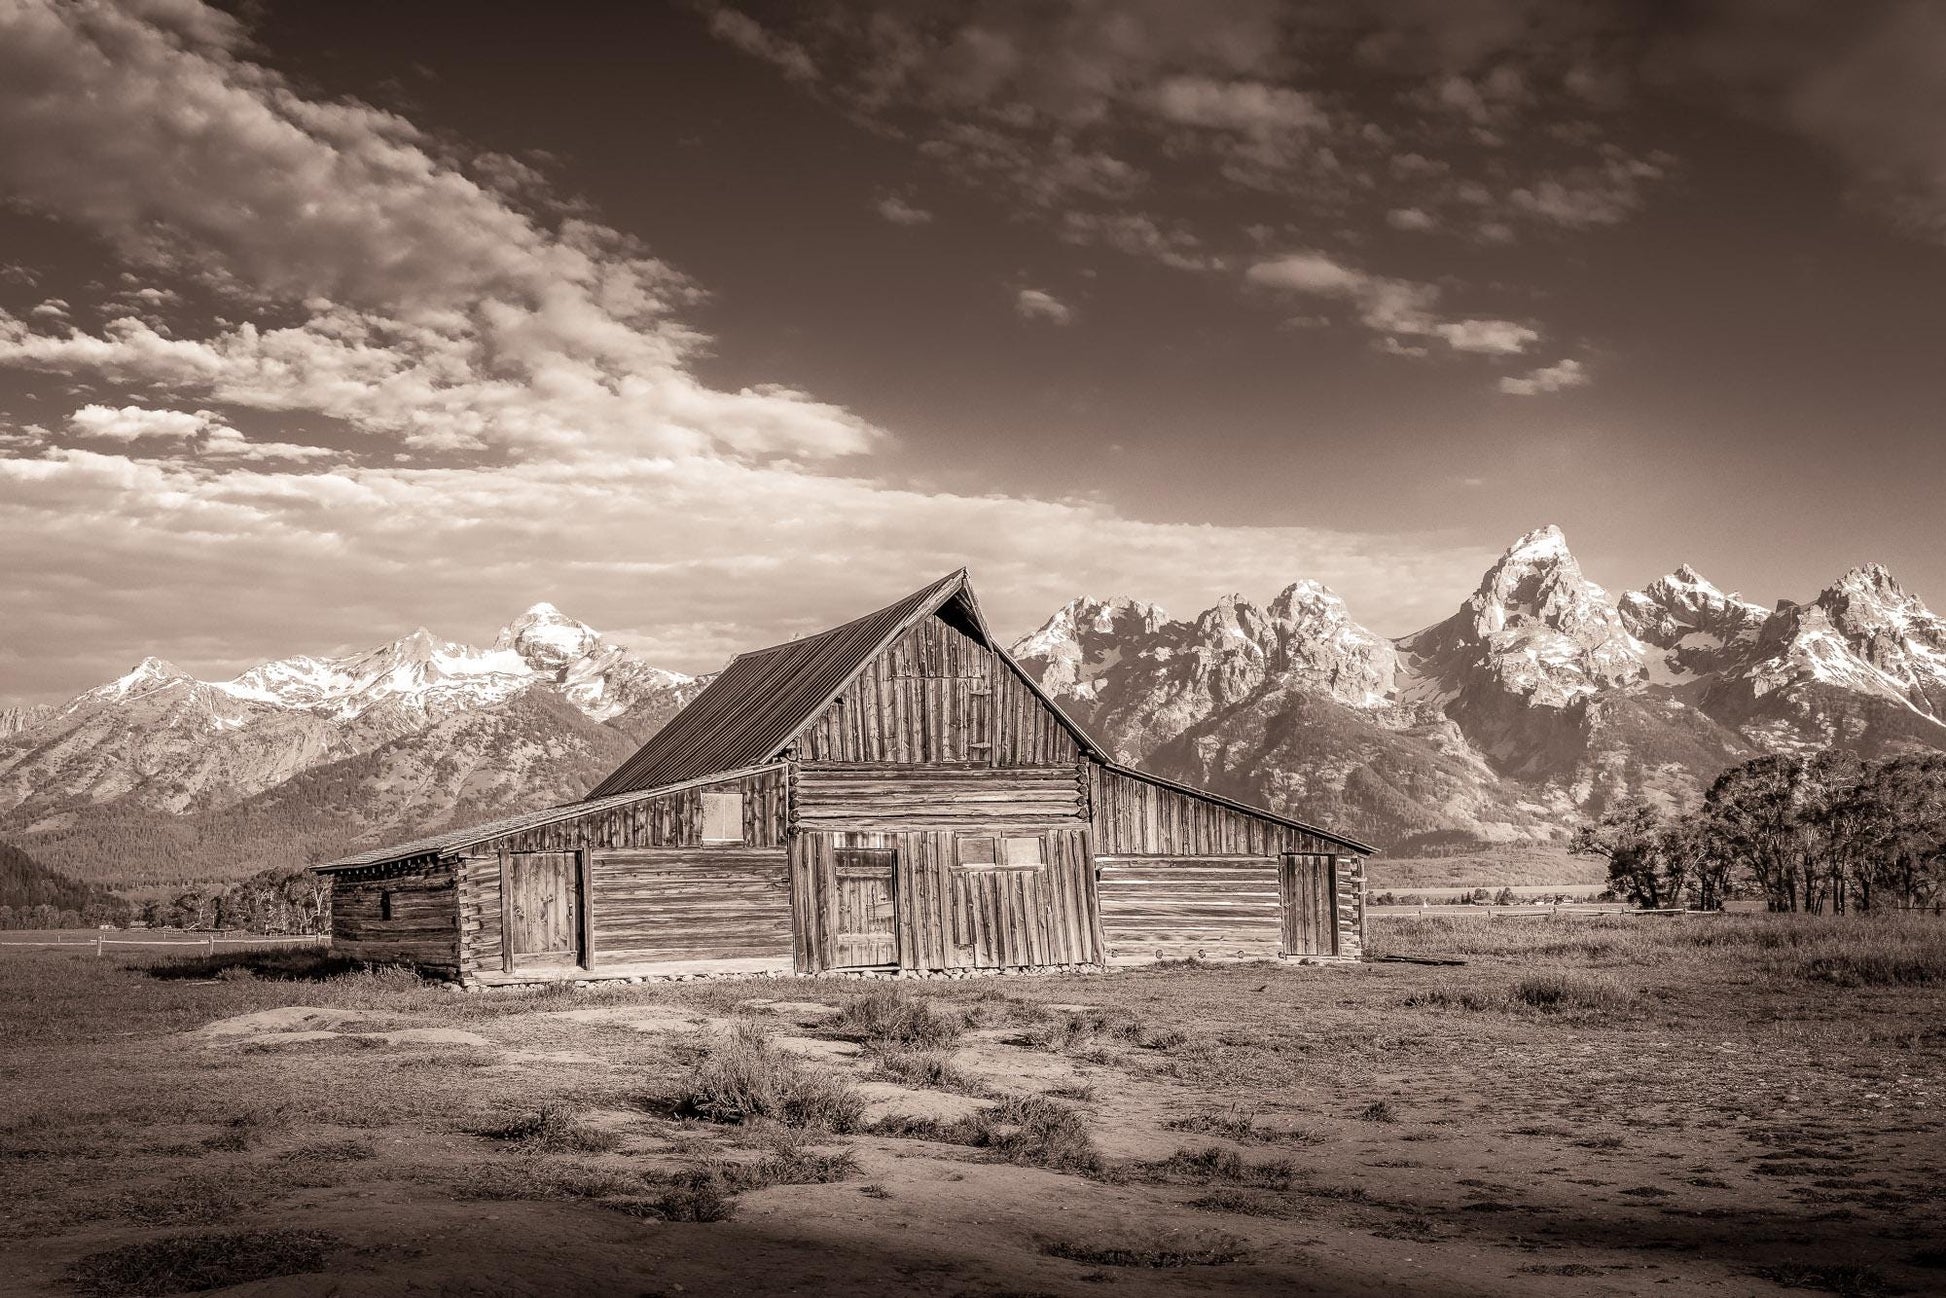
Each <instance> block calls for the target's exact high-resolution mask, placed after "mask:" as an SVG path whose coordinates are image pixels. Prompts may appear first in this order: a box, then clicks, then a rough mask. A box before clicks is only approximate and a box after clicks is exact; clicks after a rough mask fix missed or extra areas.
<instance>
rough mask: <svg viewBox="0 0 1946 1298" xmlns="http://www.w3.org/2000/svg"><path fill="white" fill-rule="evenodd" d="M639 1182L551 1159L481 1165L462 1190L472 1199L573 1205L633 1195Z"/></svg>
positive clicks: (610, 1171) (619, 1175)
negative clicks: (528, 1200)
mask: <svg viewBox="0 0 1946 1298" xmlns="http://www.w3.org/2000/svg"><path fill="white" fill-rule="evenodd" d="M635 1190H636V1182H635V1181H634V1180H633V1179H631V1178H629V1177H626V1176H623V1175H622V1174H621V1173H619V1172H615V1171H612V1170H610V1169H608V1168H605V1167H591V1166H587V1165H585V1164H580V1163H562V1162H559V1161H558V1160H555V1159H550V1158H545V1157H541V1158H523V1159H520V1160H518V1161H513V1162H506V1163H502V1162H497V1161H496V1162H490V1163H482V1164H480V1165H478V1166H477V1167H475V1168H473V1169H471V1170H470V1171H469V1172H468V1174H467V1180H466V1183H465V1185H464V1186H463V1187H462V1191H463V1193H464V1195H465V1197H466V1198H469V1199H532V1200H542V1201H547V1200H553V1201H558V1202H573V1201H575V1200H581V1199H612V1198H617V1197H621V1196H625V1195H629V1194H632V1193H634V1192H635Z"/></svg>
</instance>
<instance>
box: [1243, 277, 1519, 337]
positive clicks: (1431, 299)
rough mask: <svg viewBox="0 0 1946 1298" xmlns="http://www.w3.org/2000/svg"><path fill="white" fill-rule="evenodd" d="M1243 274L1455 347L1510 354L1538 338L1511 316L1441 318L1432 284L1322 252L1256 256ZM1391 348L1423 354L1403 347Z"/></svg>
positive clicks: (1363, 320)
mask: <svg viewBox="0 0 1946 1298" xmlns="http://www.w3.org/2000/svg"><path fill="white" fill-rule="evenodd" d="M1244 279H1245V281H1246V282H1247V283H1250V284H1254V285H1257V286H1259V287H1263V288H1271V289H1279V290H1283V291H1286V292H1292V293H1303V294H1306V295H1309V296H1312V297H1323V298H1334V299H1337V300H1340V301H1345V302H1349V303H1351V304H1352V306H1353V308H1354V309H1355V310H1356V311H1357V313H1358V320H1359V323H1360V324H1362V325H1364V326H1365V327H1366V328H1367V329H1371V330H1374V331H1375V332H1378V333H1381V334H1386V335H1405V336H1408V337H1426V338H1438V339H1440V340H1441V341H1443V342H1444V343H1445V344H1446V345H1447V346H1448V347H1450V348H1452V349H1453V350H1454V351H1460V352H1481V353H1486V354H1489V355H1511V354H1515V353H1519V352H1523V351H1525V350H1526V349H1527V347H1528V345H1529V344H1531V343H1535V342H1538V341H1540V333H1539V331H1537V330H1535V329H1531V328H1529V327H1528V326H1526V325H1523V324H1518V323H1516V322H1514V321H1511V320H1490V319H1488V320H1482V319H1462V320H1446V319H1441V318H1440V317H1439V315H1438V314H1437V312H1436V311H1435V308H1436V307H1437V306H1438V303H1439V288H1438V286H1437V285H1434V284H1421V283H1417V282H1415V281H1412V280H1406V279H1390V278H1387V277H1385V276H1381V275H1373V274H1369V273H1367V272H1366V271H1363V270H1359V269H1357V268H1355V267H1352V266H1347V265H1345V264H1344V263H1343V262H1340V261H1338V260H1337V259H1335V258H1333V257H1331V256H1330V255H1328V254H1326V253H1322V252H1316V251H1304V252H1295V253H1289V254H1286V255H1284V256H1281V257H1275V258H1270V259H1267V260H1264V261H1259V262H1257V263H1255V264H1254V265H1252V266H1251V267H1250V268H1249V269H1248V270H1246V271H1245V272H1244ZM1390 350H1393V351H1394V352H1395V353H1396V354H1400V355H1417V354H1423V352H1422V351H1421V350H1418V349H1411V348H1405V347H1396V348H1392V349H1390Z"/></svg>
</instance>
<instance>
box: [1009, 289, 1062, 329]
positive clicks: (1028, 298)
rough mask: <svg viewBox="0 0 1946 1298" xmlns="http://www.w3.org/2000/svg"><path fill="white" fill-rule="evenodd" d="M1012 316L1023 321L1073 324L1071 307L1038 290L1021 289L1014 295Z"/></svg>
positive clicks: (1050, 294) (1042, 290)
mask: <svg viewBox="0 0 1946 1298" xmlns="http://www.w3.org/2000/svg"><path fill="white" fill-rule="evenodd" d="M1014 314H1016V315H1018V316H1019V317H1020V318H1021V319H1023V320H1040V321H1043V322H1045V323H1047V324H1057V325H1064V324H1072V323H1074V308H1073V307H1071V306H1069V305H1068V304H1067V303H1065V302H1063V301H1061V299H1059V298H1057V297H1055V296H1054V295H1053V294H1052V293H1049V292H1047V291H1045V290H1044V289H1038V288H1023V289H1021V290H1020V291H1019V292H1018V293H1015V294H1014Z"/></svg>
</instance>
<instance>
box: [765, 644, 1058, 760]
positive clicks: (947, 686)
mask: <svg viewBox="0 0 1946 1298" xmlns="http://www.w3.org/2000/svg"><path fill="white" fill-rule="evenodd" d="M798 742H799V749H798V751H799V755H800V756H802V757H803V758H805V759H806V760H809V761H819V762H880V763H900V764H904V765H933V764H939V763H945V764H959V765H966V764H972V765H979V766H1007V767H1013V766H1072V765H1073V764H1074V763H1075V762H1076V761H1077V760H1079V758H1080V755H1081V754H1080V750H1079V749H1078V748H1077V747H1076V746H1075V742H1074V736H1073V735H1072V734H1071V733H1069V731H1068V729H1067V727H1066V726H1064V725H1063V724H1062V723H1061V721H1060V720H1059V719H1058V718H1057V717H1056V716H1055V714H1054V712H1053V711H1052V710H1051V709H1050V708H1049V707H1048V706H1047V704H1046V703H1044V702H1043V701H1042V700H1041V699H1040V698H1039V697H1038V696H1037V695H1035V694H1034V692H1033V691H1032V690H1031V689H1030V688H1029V687H1028V686H1027V685H1026V684H1025V682H1024V681H1023V680H1022V678H1021V676H1020V674H1019V672H1018V670H1017V669H1015V668H1013V667H1012V666H1010V665H1009V664H1007V663H1006V662H1005V661H1003V660H1002V659H1001V657H1000V656H999V655H998V654H996V653H994V652H993V651H992V650H990V649H988V648H986V647H985V646H984V645H981V644H980V643H979V642H978V641H976V640H974V639H973V638H972V637H970V636H967V635H965V634H964V633H962V632H960V631H959V630H957V629H955V628H953V627H951V626H948V625H947V624H946V623H945V622H943V621H941V620H940V619H939V618H937V617H930V618H927V619H926V620H925V621H923V622H921V623H919V624H918V625H917V626H915V627H914V628H913V629H912V630H911V631H909V632H907V633H906V634H905V635H904V636H903V637H901V638H900V639H899V640H898V641H896V642H894V643H893V645H892V646H891V648H889V649H887V650H886V651H885V652H884V653H882V654H880V655H879V656H878V657H877V658H876V659H874V660H873V661H872V663H871V665H870V666H868V667H867V668H866V669H865V670H864V672H863V673H861V674H860V676H859V677H858V679H857V680H855V681H853V682H852V683H851V684H850V685H849V686H847V687H846V688H845V691H844V693H843V694H841V695H839V697H838V698H837V699H836V700H835V701H834V702H833V703H832V704H831V705H830V706H829V707H828V708H826V709H825V710H824V712H823V714H822V715H820V716H819V717H818V718H817V719H816V720H815V721H813V722H812V723H811V724H810V726H809V727H808V728H807V729H806V730H805V731H804V732H803V734H802V735H801V736H800V737H799V741H798Z"/></svg>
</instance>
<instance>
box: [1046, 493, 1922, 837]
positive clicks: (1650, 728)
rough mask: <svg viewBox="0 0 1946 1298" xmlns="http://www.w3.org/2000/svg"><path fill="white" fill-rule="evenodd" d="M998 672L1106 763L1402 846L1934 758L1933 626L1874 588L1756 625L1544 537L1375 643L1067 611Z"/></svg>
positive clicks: (1715, 600) (1266, 616) (1320, 618)
mask: <svg viewBox="0 0 1946 1298" xmlns="http://www.w3.org/2000/svg"><path fill="white" fill-rule="evenodd" d="M1299 601H1302V602H1303V603H1304V604H1305V605H1306V606H1307V607H1308V608H1309V609H1311V610H1312V614H1311V616H1310V617H1309V618H1299V617H1294V616H1292V613H1293V611H1294V609H1295V608H1296V606H1297V604H1298V602H1299ZM1132 610H1139V617H1137V616H1133V614H1132V612H1131V611H1132ZM1084 624H1085V626H1086V627H1087V634H1085V635H1084V634H1081V633H1080V628H1081V627H1083V625H1084ZM1015 650H1016V654H1017V656H1018V657H1019V658H1020V659H1021V661H1022V664H1023V666H1024V667H1026V668H1027V669H1028V671H1029V672H1030V673H1032V674H1034V675H1035V676H1036V678H1037V679H1039V680H1040V681H1041V682H1042V685H1043V687H1044V688H1047V689H1048V690H1049V692H1050V693H1051V694H1052V695H1053V696H1054V697H1055V698H1056V700H1057V701H1058V702H1060V703H1061V704H1062V706H1063V707H1064V708H1066V709H1068V710H1069V711H1070V712H1071V713H1072V714H1073V715H1075V717H1076V719H1077V720H1079V721H1081V722H1082V723H1083V724H1084V725H1088V726H1090V727H1091V728H1092V729H1095V730H1096V731H1097V732H1098V733H1099V736H1100V737H1101V738H1102V739H1104V740H1105V741H1106V742H1107V743H1108V744H1109V746H1110V747H1111V748H1113V749H1114V750H1115V751H1116V752H1117V753H1118V754H1119V755H1121V756H1122V757H1123V758H1124V759H1147V760H1149V761H1150V762H1151V763H1152V764H1154V765H1156V766H1157V767H1158V769H1162V770H1163V771H1164V772H1165V773H1167V774H1171V775H1175V776H1177V777H1179V778H1184V779H1190V780H1196V781H1199V782H1202V783H1206V784H1209V785H1210V786H1211V787H1213V788H1216V789H1218V790H1219V791H1222V792H1226V793H1230V794H1232V795H1234V796H1238V797H1246V798H1252V799H1254V800H1257V801H1261V802H1263V803H1265V804H1267V805H1269V806H1272V807H1274V808H1277V809H1280V810H1284V811H1288V812H1290V813H1292V814H1301V815H1304V816H1305V817H1307V818H1310V819H1315V820H1321V821H1324V822H1326V823H1332V824H1334V825H1336V826H1337V827H1339V828H1341V829H1343V830H1345V831H1346V832H1348V833H1355V834H1361V835H1365V836H1368V837H1373V838H1376V839H1377V840H1378V841H1380V842H1382V843H1388V844H1392V845H1394V846H1395V847H1398V846H1402V847H1404V848H1406V849H1407V850H1410V849H1412V848H1413V847H1414V846H1415V844H1419V845H1423V844H1428V843H1430V842H1432V841H1434V840H1437V839H1442V838H1447V837H1450V836H1452V835H1455V834H1460V835H1467V836H1470V837H1472V838H1474V839H1476V840H1478V841H1482V842H1498V841H1509V840H1510V839H1542V840H1552V841H1557V842H1558V841H1561V840H1562V839H1563V838H1564V837H1565V835H1566V832H1567V830H1566V826H1567V824H1568V823H1569V822H1571V821H1572V820H1573V819H1574V818H1576V817H1578V816H1580V815H1584V814H1588V813H1591V812H1598V811H1599V810H1601V809H1602V808H1603V807H1605V806H1607V805H1610V804H1612V803H1613V802H1615V801H1618V800H1620V799H1623V798H1638V797H1646V798H1649V799H1650V800H1653V801H1657V802H1661V803H1664V804H1668V805H1673V804H1678V803H1683V802H1689V801H1694V800H1695V799H1696V798H1697V797H1699V796H1700V794H1701V792H1702V790H1703V788H1705V787H1706V786H1707V784H1708V783H1709V781H1710V779H1712V778H1713V777H1714V776H1715V774H1717V773H1718V772H1719V771H1721V770H1722V769H1724V768H1725V767H1728V766H1730V765H1733V764H1735V763H1736V762H1739V761H1742V760H1747V759H1748V758H1750V757H1754V756H1757V755H1758V754H1760V753H1764V752H1774V751H1807V750H1810V749H1813V748H1818V747H1832V746H1837V747H1847V748H1851V749H1853V750H1855V751H1859V752H1860V753H1861V754H1863V755H1881V754H1883V753H1886V752H1891V751H1901V750H1904V749H1907V748H1913V747H1918V748H1946V620H1942V619H1940V618H1938V617H1937V616H1936V615H1934V614H1933V613H1932V612H1931V611H1930V610H1929V609H1927V608H1926V607H1925V605H1924V604H1923V603H1922V602H1921V601H1920V600H1919V599H1918V598H1917V597H1916V596H1913V595H1910V594H1909V593H1907V592H1906V591H1904V590H1903V589H1902V588H1901V587H1899V585H1898V583H1897V582H1896V580H1894V579H1893V578H1892V576H1891V574H1890V573H1889V572H1888V571H1886V570H1885V569H1884V568H1883V567H1882V566H1880V565H1871V564H1868V565H1863V566H1861V567H1858V568H1854V569H1852V570H1851V571H1849V572H1847V573H1846V574H1844V575H1843V576H1842V577H1841V578H1840V579H1839V580H1838V581H1837V582H1835V583H1833V584H1832V585H1831V586H1829V587H1827V588H1825V590H1823V591H1822V592H1820V593H1819V594H1818V595H1817V596H1816V597H1815V598H1814V599H1812V600H1809V601H1806V602H1804V603H1802V604H1799V603H1795V602H1792V601H1780V602H1779V604H1778V606H1777V607H1776V608H1774V609H1764V608H1763V607H1761V606H1760V605H1756V604H1752V603H1749V602H1747V601H1745V600H1743V599H1741V597H1739V596H1737V595H1735V594H1734V593H1726V592H1724V591H1722V590H1720V589H1719V588H1717V587H1716V586H1715V585H1713V584H1712V583H1710V582H1709V581H1708V579H1707V578H1705V577H1703V575H1702V574H1701V573H1700V572H1698V571H1697V570H1696V569H1695V568H1694V567H1693V566H1692V565H1689V564H1686V563H1685V564H1682V565H1679V566H1678V567H1677V568H1676V569H1675V570H1674V571H1673V572H1671V573H1669V574H1668V575H1666V576H1664V577H1660V578H1658V579H1656V580H1655V581H1653V582H1650V583H1649V584H1648V585H1646V586H1645V587H1643V588H1642V589H1641V590H1637V591H1628V592H1624V593H1623V594H1622V595H1621V596H1619V597H1615V598H1611V597H1610V595H1609V594H1608V592H1607V591H1605V590H1604V589H1603V588H1602V587H1600V586H1599V585H1597V584H1596V583H1594V582H1593V581H1590V580H1589V579H1588V578H1587V577H1586V576H1585V574H1583V573H1582V571H1581V568H1580V565H1579V562H1578V561H1577V560H1576V559H1575V557H1574V555H1573V552H1572V550H1571V549H1570V548H1569V546H1568V544H1567V539H1566V537H1565V536H1564V535H1563V534H1562V532H1561V530H1560V529H1559V528H1558V527H1555V526H1552V525H1549V526H1545V527H1541V528H1537V529H1535V530H1534V531H1532V532H1529V533H1527V534H1526V535H1524V536H1522V537H1520V538H1519V539H1518V540H1516V541H1515V542H1514V543H1513V545H1511V546H1509V547H1508V549H1507V550H1506V552H1505V553H1503V554H1502V555H1501V557H1500V558H1499V559H1498V560H1497V561H1496V562H1495V563H1494V564H1493V565H1492V566H1491V567H1489V569H1488V570H1487V572H1486V573H1485V574H1484V576H1483V577H1482V579H1481V581H1480V583H1479V585H1478V586H1477V587H1476V588H1475V590H1474V591H1473V592H1472V594H1471V595H1469V596H1468V597H1467V598H1466V599H1465V600H1464V601H1462V603H1461V604H1460V606H1459V607H1458V608H1457V609H1456V610H1455V611H1454V612H1453V613H1452V614H1451V615H1449V616H1448V617H1446V618H1444V619H1442V620H1441V621H1439V622H1436V623H1434V624H1432V625H1431V626H1428V627H1425V628H1423V629H1421V630H1419V631H1416V632H1412V633H1410V634H1408V635H1404V636H1399V637H1397V638H1395V639H1390V640H1387V639H1385V638H1384V637H1381V636H1379V635H1377V633H1375V632H1372V631H1370V630H1369V629H1367V628H1365V627H1363V626H1361V625H1359V624H1358V623H1356V622H1355V621H1352V620H1351V618H1350V616H1349V613H1348V612H1347V611H1346V610H1345V608H1344V604H1343V601H1342V600H1339V599H1338V597H1337V596H1336V595H1335V594H1333V593H1332V592H1331V591H1329V590H1328V589H1327V588H1324V587H1321V586H1318V585H1317V584H1316V583H1297V584H1296V585H1293V586H1292V587H1289V588H1287V589H1286V591H1284V592H1283V593H1281V594H1280V595H1279V596H1278V597H1277V598H1276V599H1274V600H1272V601H1271V603H1270V604H1269V605H1267V606H1265V607H1264V608H1262V609H1259V608H1258V607H1257V606H1255V605H1253V604H1251V603H1249V602H1248V601H1245V600H1242V599H1241V598H1240V597H1237V596H1226V597H1224V598H1223V599H1220V600H1218V601H1217V603H1216V604H1215V605H1214V606H1212V607H1211V608H1210V609H1208V610H1205V611H1204V612H1203V613H1201V614H1198V615H1197V616H1196V617H1194V618H1191V619H1185V620H1180V621H1178V620H1174V619H1171V618H1169V617H1168V616H1167V615H1166V614H1165V613H1164V612H1163V611H1162V610H1161V609H1159V608H1157V607H1156V606H1154V605H1150V604H1140V603H1138V602H1137V601H1133V600H1129V599H1127V598H1125V597H1114V598H1110V599H1107V600H1103V599H1098V598H1097V599H1089V600H1081V601H1070V603H1069V604H1067V605H1064V606H1063V607H1062V609H1060V610H1057V611H1056V613H1055V614H1054V615H1053V616H1052V617H1050V618H1049V619H1048V621H1047V622H1046V623H1044V624H1043V625H1042V626H1041V627H1040V628H1039V629H1037V630H1036V631H1034V632H1031V633H1030V634H1029V635H1027V636H1026V637H1023V638H1022V639H1021V641H1020V642H1018V644H1017V645H1016V646H1015ZM1388 654H1389V655H1390V659H1391V662H1392V670H1391V672H1390V676H1389V679H1386V671H1385V665H1386V662H1387V656H1388Z"/></svg>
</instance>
